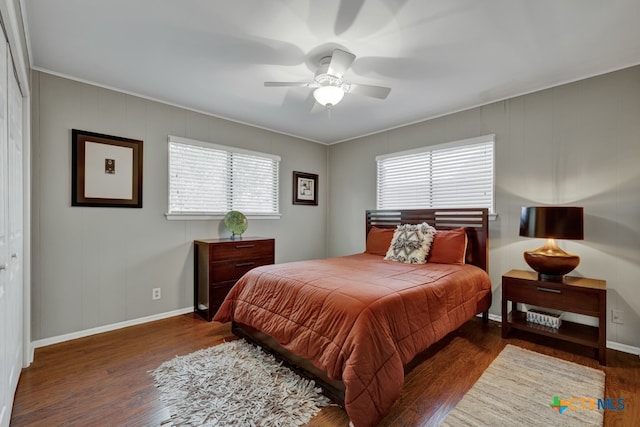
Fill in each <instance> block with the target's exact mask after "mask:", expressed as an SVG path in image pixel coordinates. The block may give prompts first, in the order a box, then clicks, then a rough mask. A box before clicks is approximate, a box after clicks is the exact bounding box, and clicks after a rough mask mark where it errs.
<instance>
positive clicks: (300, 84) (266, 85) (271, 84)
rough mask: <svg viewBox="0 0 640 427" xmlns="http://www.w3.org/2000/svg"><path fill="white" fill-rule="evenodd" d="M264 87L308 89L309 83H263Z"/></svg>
mask: <svg viewBox="0 0 640 427" xmlns="http://www.w3.org/2000/svg"><path fill="white" fill-rule="evenodd" d="M264 85H265V87H282V86H304V87H309V85H311V83H309V82H264Z"/></svg>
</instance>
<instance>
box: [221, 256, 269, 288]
mask: <svg viewBox="0 0 640 427" xmlns="http://www.w3.org/2000/svg"><path fill="white" fill-rule="evenodd" d="M268 264H273V258H271V257H267V258H253V257H248V258H246V259H240V260H233V261H224V262H214V263H211V272H210V276H209V277H211V283H217V282H224V281H227V280H238V279H239V278H240V277H242V276H243V275H244V273H246V272H247V271H249V270H251V269H253V268H256V267H259V266H261V265H268Z"/></svg>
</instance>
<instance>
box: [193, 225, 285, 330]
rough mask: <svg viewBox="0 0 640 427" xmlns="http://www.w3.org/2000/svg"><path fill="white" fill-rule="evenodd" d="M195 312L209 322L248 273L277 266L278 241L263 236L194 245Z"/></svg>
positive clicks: (200, 241)
mask: <svg viewBox="0 0 640 427" xmlns="http://www.w3.org/2000/svg"><path fill="white" fill-rule="evenodd" d="M193 243H194V256H193V258H194V268H193V274H194V280H193V283H194V289H193V303H194V311H195V312H196V313H198V314H200V315H201V316H202V317H204V318H205V319H206V320H207V321H208V322H210V321H211V319H212V318H213V316H214V314H215V313H216V311H218V309H219V308H220V306H221V305H222V302H223V301H224V298H225V297H226V296H227V293H229V290H230V289H231V287H232V286H233V285H235V284H236V282H237V281H238V279H239V278H240V277H242V276H243V275H244V274H245V273H246V272H247V271H249V270H251V269H253V268H256V267H258V266H261V265H268V264H273V263H274V256H275V254H274V247H275V240H274V239H268V238H262V237H245V238H242V239H208V240H195V241H194V242H193Z"/></svg>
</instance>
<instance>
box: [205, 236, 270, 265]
mask: <svg viewBox="0 0 640 427" xmlns="http://www.w3.org/2000/svg"><path fill="white" fill-rule="evenodd" d="M273 249H274V240H273V239H265V240H247V241H242V240H237V241H232V242H224V243H220V244H216V245H213V246H212V247H211V251H210V252H209V257H210V261H211V262H218V261H227V260H247V259H249V258H252V259H255V258H265V257H269V256H273Z"/></svg>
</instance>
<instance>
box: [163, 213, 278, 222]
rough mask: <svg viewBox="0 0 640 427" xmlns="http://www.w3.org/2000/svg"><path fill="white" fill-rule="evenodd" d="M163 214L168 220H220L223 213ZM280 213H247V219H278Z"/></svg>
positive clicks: (222, 217)
mask: <svg viewBox="0 0 640 427" xmlns="http://www.w3.org/2000/svg"><path fill="white" fill-rule="evenodd" d="M164 216H165V217H166V218H167V220H168V221H207V220H222V219H224V215H223V214H193V213H189V214H179V213H166V214H164ZM281 216H282V214H280V213H277V214H264V215H260V214H248V215H246V217H247V219H280V217H281Z"/></svg>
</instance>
